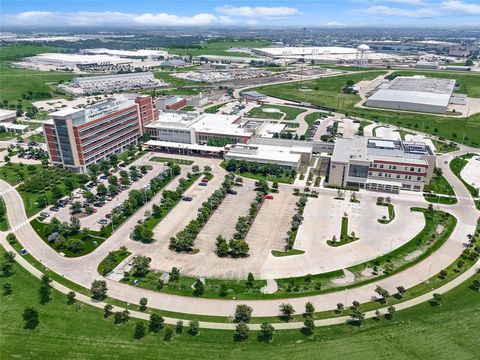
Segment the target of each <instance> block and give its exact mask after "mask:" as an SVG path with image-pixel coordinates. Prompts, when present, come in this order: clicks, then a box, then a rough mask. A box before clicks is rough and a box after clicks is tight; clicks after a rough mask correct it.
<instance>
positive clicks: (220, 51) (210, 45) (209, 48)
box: [167, 39, 270, 57]
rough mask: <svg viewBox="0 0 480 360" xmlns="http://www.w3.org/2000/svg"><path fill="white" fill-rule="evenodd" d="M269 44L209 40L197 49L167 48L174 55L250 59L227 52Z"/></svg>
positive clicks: (267, 43) (241, 54) (247, 41)
mask: <svg viewBox="0 0 480 360" xmlns="http://www.w3.org/2000/svg"><path fill="white" fill-rule="evenodd" d="M269 44H270V42H269V41H267V40H253V39H251V40H250V39H238V40H236V39H219V40H215V39H213V40H209V41H207V42H205V43H202V44H200V45H199V46H197V47H191V48H168V49H167V50H168V52H169V53H171V54H176V55H192V56H198V55H221V56H239V57H252V56H251V55H249V54H247V53H242V52H236V51H227V50H228V49H230V48H252V47H265V46H268V45H269Z"/></svg>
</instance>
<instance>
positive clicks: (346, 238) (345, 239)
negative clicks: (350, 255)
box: [327, 216, 359, 247]
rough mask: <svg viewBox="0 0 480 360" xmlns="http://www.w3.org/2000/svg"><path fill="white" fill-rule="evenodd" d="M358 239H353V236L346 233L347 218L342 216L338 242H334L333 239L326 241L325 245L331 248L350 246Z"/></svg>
mask: <svg viewBox="0 0 480 360" xmlns="http://www.w3.org/2000/svg"><path fill="white" fill-rule="evenodd" d="M352 234H353V233H352ZM358 239H359V238H358V237H355V236H354V235H350V234H349V233H348V217H346V216H343V217H342V226H341V232H340V241H334V240H333V239H332V240H327V244H328V245H330V246H333V247H337V246H342V245H346V244H350V243H352V242H354V241H356V240H358Z"/></svg>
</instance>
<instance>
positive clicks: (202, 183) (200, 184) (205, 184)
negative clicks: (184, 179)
mask: <svg viewBox="0 0 480 360" xmlns="http://www.w3.org/2000/svg"><path fill="white" fill-rule="evenodd" d="M198 185H199V186H207V185H208V183H206V182H200V183H198Z"/></svg>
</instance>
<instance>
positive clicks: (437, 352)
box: [0, 266, 480, 360]
mask: <svg viewBox="0 0 480 360" xmlns="http://www.w3.org/2000/svg"><path fill="white" fill-rule="evenodd" d="M479 277H480V276H479V275H476V276H475V278H476V279H478V278H479ZM5 282H10V283H11V284H12V287H13V294H12V295H9V296H7V297H3V296H2V297H1V298H0V301H1V305H2V306H1V309H2V310H0V311H1V316H2V322H1V323H0V339H1V343H2V355H3V357H5V358H8V359H10V358H22V359H40V360H41V359H52V358H53V357H55V358H75V359H76V358H78V359H80V358H92V359H93V358H95V359H104V358H120V357H121V358H145V359H147V358H167V359H187V358H191V357H192V354H195V357H196V358H197V359H212V358H222V359H239V358H242V359H247V358H248V359H278V358H279V354H294V355H293V357H294V358H295V359H300V360H301V359H314V358H319V357H321V358H322V359H325V360H333V359H338V358H350V357H352V358H353V357H354V358H355V359H359V360H363V359H365V360H366V359H368V360H371V359H380V358H384V357H385V354H388V357H389V359H393V360H397V359H399V360H400V359H406V358H410V359H412V358H417V359H433V358H435V359H446V358H449V357H451V356H452V354H455V357H456V358H458V359H474V358H476V357H477V356H476V355H477V353H478V341H477V340H478V339H477V336H476V329H477V327H478V323H479V321H480V303H479V302H478V293H476V292H474V291H473V290H471V289H470V288H469V286H470V284H471V281H468V282H466V283H464V284H462V285H461V286H459V287H457V288H455V289H453V290H452V291H450V292H448V293H446V294H444V295H443V303H442V305H441V306H439V307H433V306H431V305H430V304H428V303H423V304H420V305H418V306H415V307H412V308H410V309H406V310H403V311H400V312H397V313H396V314H395V316H394V318H393V320H385V319H382V320H381V321H375V320H367V321H365V323H364V324H363V325H362V326H360V327H357V326H351V325H347V324H344V325H339V326H330V327H320V328H317V329H315V335H314V336H313V337H311V338H308V337H305V336H304V335H302V334H301V332H300V331H299V330H298V329H296V330H284V331H275V333H274V336H273V342H272V343H271V344H265V343H261V342H258V341H257V337H256V336H257V332H251V333H250V336H249V339H248V340H247V341H246V342H244V343H236V342H233V341H232V332H230V331H221V330H208V329H201V330H200V333H199V335H198V336H190V335H188V334H187V333H186V329H184V331H183V334H181V335H174V337H173V339H172V341H170V342H164V341H163V340H162V339H163V336H164V333H165V330H161V332H160V333H158V334H155V333H148V332H147V335H146V337H145V338H143V339H141V340H133V333H134V327H135V324H136V323H137V321H138V320H134V319H132V320H130V321H129V322H128V323H126V324H122V325H117V326H115V325H114V324H113V320H112V318H108V319H104V318H103V311H102V310H100V309H96V308H93V307H90V306H87V305H84V304H76V305H67V304H66V298H65V295H64V294H61V293H59V292H57V291H55V290H53V292H52V300H51V301H50V302H49V303H48V304H46V305H38V289H39V287H40V281H39V280H38V279H36V278H35V277H33V276H32V275H30V274H29V273H27V272H26V271H25V270H23V269H22V268H20V267H18V266H15V269H14V274H13V275H12V276H11V277H9V278H0V284H1V285H2V286H3V284H4V283H5ZM407 294H408V292H407ZM27 306H34V307H35V308H37V309H38V311H39V319H40V324H39V326H38V327H37V328H36V329H35V330H34V331H30V330H25V329H23V321H22V318H21V313H22V312H23V310H24V308H25V307H27ZM66 319H70V320H69V321H66ZM446 324H448V326H446ZM185 325H187V324H185ZM167 328H169V326H167ZM420 333H421V334H426V335H425V336H419V334H420ZM79 339H81V341H79ZM392 339H395V341H396V342H398V343H399V344H402V345H401V347H394V348H392ZM426 344H428V345H426ZM413 354H414V355H413Z"/></svg>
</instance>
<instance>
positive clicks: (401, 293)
mask: <svg viewBox="0 0 480 360" xmlns="http://www.w3.org/2000/svg"><path fill="white" fill-rule="evenodd" d="M406 292H407V289H405V288H404V287H403V286H397V294H398V297H400V298H403V296H404V295H405V293H406Z"/></svg>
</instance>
